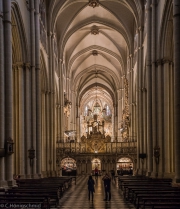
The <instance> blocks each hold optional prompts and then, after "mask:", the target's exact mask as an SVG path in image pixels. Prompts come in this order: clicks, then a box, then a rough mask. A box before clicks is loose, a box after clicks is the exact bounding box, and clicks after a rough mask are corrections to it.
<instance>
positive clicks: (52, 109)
mask: <svg viewBox="0 0 180 209" xmlns="http://www.w3.org/2000/svg"><path fill="white" fill-rule="evenodd" d="M54 39H55V34H54V33H53V34H51V51H50V52H51V57H50V60H51V68H50V70H51V71H52V72H51V96H50V97H51V99H50V101H51V104H50V108H51V111H50V112H51V115H50V118H51V119H50V121H51V124H50V130H51V135H50V136H51V137H50V159H51V161H52V163H51V164H50V165H51V171H54V164H55V162H54V161H53V159H54V157H53V153H54V149H55V145H54V141H55V138H54V132H55V128H54V127H55V117H54V116H55V101H54V100H55V86H54V85H55V84H54V76H55V63H54V61H55V60H54Z"/></svg>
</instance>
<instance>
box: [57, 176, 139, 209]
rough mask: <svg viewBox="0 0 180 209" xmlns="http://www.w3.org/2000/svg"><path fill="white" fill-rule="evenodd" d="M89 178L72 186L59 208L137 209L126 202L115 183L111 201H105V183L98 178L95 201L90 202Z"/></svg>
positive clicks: (78, 180) (84, 178)
mask: <svg viewBox="0 0 180 209" xmlns="http://www.w3.org/2000/svg"><path fill="white" fill-rule="evenodd" d="M87 181H88V177H78V178H77V183H76V185H74V183H73V185H72V187H71V188H69V190H68V191H66V192H65V194H64V196H63V197H62V199H61V200H60V202H59V207H58V208H63V209H87V208H93V209H110V208H112V209H134V208H135V207H134V206H133V205H132V204H130V203H128V202H126V201H124V199H123V197H122V195H121V192H120V190H119V189H118V187H117V185H116V183H115V182H112V183H111V184H112V186H111V201H104V200H103V199H104V190H103V181H102V178H101V177H98V180H97V181H96V185H95V193H94V201H93V202H92V201H89V199H88V190H87Z"/></svg>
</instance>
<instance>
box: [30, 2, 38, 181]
mask: <svg viewBox="0 0 180 209" xmlns="http://www.w3.org/2000/svg"><path fill="white" fill-rule="evenodd" d="M34 12H35V8H34V0H30V37H31V110H32V117H31V124H32V126H31V133H32V139H31V148H33V149H34V150H35V153H36V154H37V150H36V122H37V121H36V72H35V56H36V51H35V25H34V23H35V18H34ZM36 158H37V156H35V159H36ZM35 159H34V160H33V164H32V170H31V174H32V175H33V176H32V177H33V178H34V177H35V175H36V160H35Z"/></svg>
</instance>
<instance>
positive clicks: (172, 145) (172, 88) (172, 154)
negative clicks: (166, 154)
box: [169, 62, 175, 173]
mask: <svg viewBox="0 0 180 209" xmlns="http://www.w3.org/2000/svg"><path fill="white" fill-rule="evenodd" d="M169 99H170V139H171V153H170V155H171V162H170V165H171V173H173V172H174V170H175V167H174V166H175V163H174V148H175V147H174V114H173V113H174V69H173V62H171V63H170V98H169Z"/></svg>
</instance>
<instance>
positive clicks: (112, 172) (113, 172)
mask: <svg viewBox="0 0 180 209" xmlns="http://www.w3.org/2000/svg"><path fill="white" fill-rule="evenodd" d="M111 178H112V180H114V181H115V171H114V168H113V169H112V170H111Z"/></svg>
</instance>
